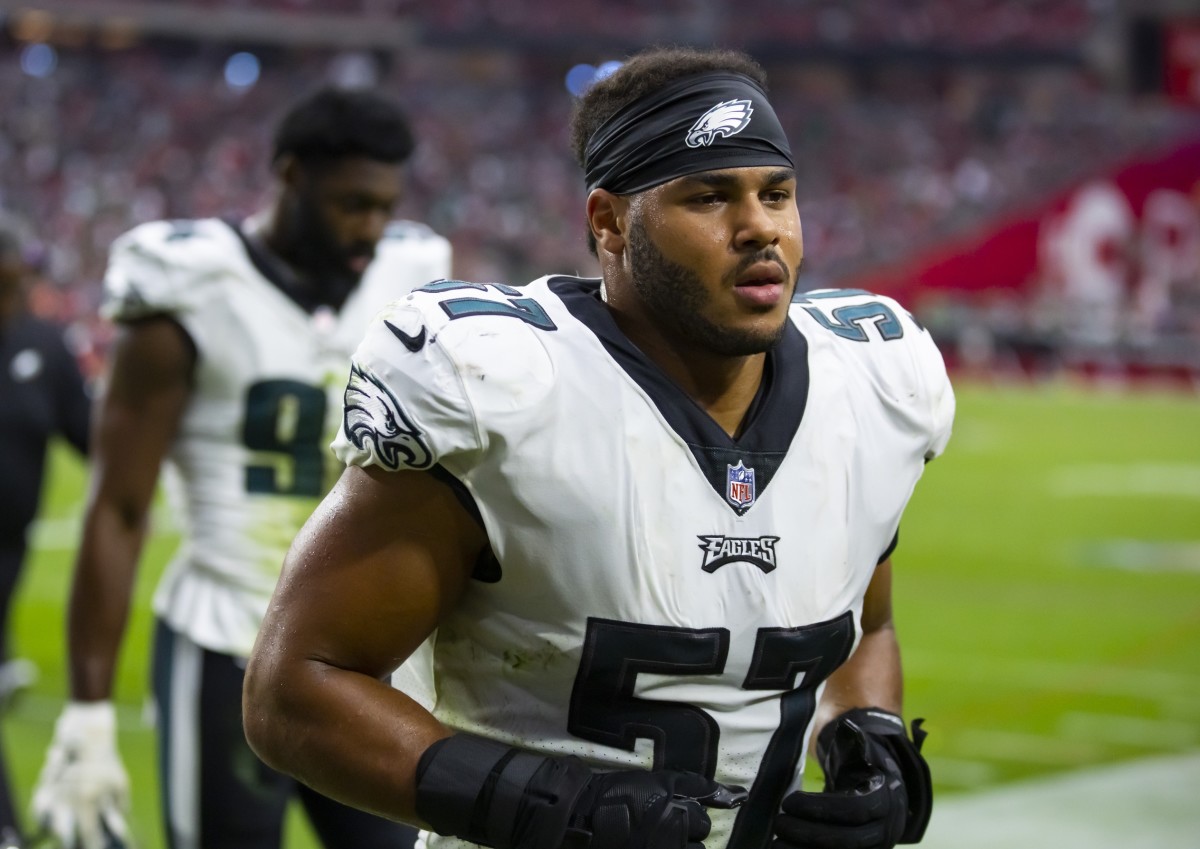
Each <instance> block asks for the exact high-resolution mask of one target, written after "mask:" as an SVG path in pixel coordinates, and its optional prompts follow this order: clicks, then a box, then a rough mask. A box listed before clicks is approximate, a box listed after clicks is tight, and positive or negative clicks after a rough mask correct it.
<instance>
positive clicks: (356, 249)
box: [291, 199, 375, 297]
mask: <svg viewBox="0 0 1200 849" xmlns="http://www.w3.org/2000/svg"><path fill="white" fill-rule="evenodd" d="M291 225H292V226H291V230H292V233H293V241H294V244H295V246H296V247H295V252H296V253H295V257H296V264H297V265H299V266H300V267H301V268H303V269H304V270H305V272H306V273H307V274H308V275H310V276H311V278H312V279H313V281H314V282H315V283H316V284H317V286H318V287H319V288H320V289H322V290H325V291H327V292H328V293H330V294H331V295H334V296H335V297H336V296H338V295H341V296H343V297H344V294H345V293H346V292H348V291H349V290H351V289H353V288H354V287H355V286H357V285H358V283H359V280H361V278H362V272H360V271H355V270H354V268H353V267H351V265H350V261H351V260H352V259H353V258H354V257H356V256H364V255H365V256H367V257H373V256H374V254H375V245H374V244H368V243H355V244H350V245H343V244H341V243H339V242H338V241H337V239H336V238H335V237H334V235H333V232H332V231H331V229H330V227H329V224H328V222H326V221H325V219H324V217H323V216H322V214H321V210H320V208H319V206H318V204H317V203H316V202H315V201H313V200H311V199H302V200H301V201H300V202H298V203H296V205H295V206H294V207H293V209H292V215H291Z"/></svg>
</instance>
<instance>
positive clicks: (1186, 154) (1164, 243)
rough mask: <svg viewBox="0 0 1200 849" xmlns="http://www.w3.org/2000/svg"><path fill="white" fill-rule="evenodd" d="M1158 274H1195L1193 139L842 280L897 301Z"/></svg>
mask: <svg viewBox="0 0 1200 849" xmlns="http://www.w3.org/2000/svg"><path fill="white" fill-rule="evenodd" d="M1159 274H1169V275H1170V276H1171V277H1173V278H1179V277H1186V276H1191V277H1192V278H1195V279H1200V138H1197V139H1194V140H1192V141H1190V142H1188V143H1185V144H1182V145H1180V146H1178V147H1176V148H1174V149H1172V150H1170V151H1168V152H1166V153H1164V154H1161V155H1158V156H1152V157H1147V158H1145V159H1143V160H1140V161H1136V162H1132V163H1129V164H1127V165H1126V166H1124V167H1122V168H1119V169H1116V170H1115V171H1113V172H1112V173H1110V174H1106V175H1099V176H1097V177H1095V178H1093V179H1091V180H1088V181H1086V182H1085V183H1083V184H1080V185H1077V186H1075V187H1073V188H1071V189H1070V190H1068V191H1066V192H1063V193H1061V194H1060V195H1058V196H1057V197H1054V198H1053V199H1051V200H1050V201H1048V202H1047V203H1045V204H1043V205H1042V206H1039V207H1037V208H1035V209H1032V210H1027V211H1025V212H1023V213H1021V214H1019V215H1016V216H1013V217H1011V218H1009V219H1006V220H1004V221H1001V222H1000V223H998V224H994V225H992V226H991V227H989V228H988V229H986V230H984V231H983V232H978V233H975V234H972V235H970V236H968V237H966V238H963V239H960V240H956V241H954V242H951V243H947V244H944V245H940V246H938V247H937V248H935V249H932V250H930V251H927V252H925V253H922V254H919V255H917V256H916V257H914V258H913V259H912V260H910V261H908V262H905V263H901V264H899V265H897V266H894V267H891V268H887V269H883V270H878V271H875V272H868V273H867V274H865V275H862V276H860V277H857V278H855V279H853V280H845V281H841V282H840V283H839V285H842V286H846V287H854V288H862V289H867V290H869V291H875V292H880V293H883V294H888V295H893V296H896V297H898V298H900V299H901V300H902V301H910V300H918V301H919V300H920V298H921V296H922V295H924V294H928V293H931V292H936V291H939V290H940V291H955V292H959V293H962V294H969V293H983V292H986V291H989V290H992V291H994V290H1009V291H1012V290H1016V291H1018V292H1032V291H1033V290H1035V289H1037V288H1039V287H1040V286H1042V285H1045V284H1047V283H1048V282H1049V283H1053V282H1054V281H1058V284H1059V285H1062V286H1065V287H1067V288H1070V287H1080V286H1082V287H1088V286H1092V287H1102V288H1111V287H1114V286H1120V287H1121V288H1122V289H1123V290H1125V294H1126V295H1128V294H1131V292H1130V289H1131V288H1137V287H1138V286H1139V285H1141V284H1143V283H1145V282H1146V279H1147V277H1148V276H1154V275H1159ZM1089 278H1090V279H1091V280H1092V281H1093V282H1088V281H1089ZM1096 278H1100V280H1099V282H1095V280H1096Z"/></svg>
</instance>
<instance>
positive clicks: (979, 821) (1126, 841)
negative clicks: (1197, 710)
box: [920, 751, 1200, 849]
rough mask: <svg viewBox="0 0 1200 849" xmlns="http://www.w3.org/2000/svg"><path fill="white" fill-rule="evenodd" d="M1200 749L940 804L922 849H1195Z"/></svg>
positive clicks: (1199, 835) (1199, 828)
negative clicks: (1133, 848) (1134, 848)
mask: <svg viewBox="0 0 1200 849" xmlns="http://www.w3.org/2000/svg"><path fill="white" fill-rule="evenodd" d="M1198 787H1200V752H1195V751H1193V752H1189V753H1187V754H1183V755H1170V756H1164V757H1160V758H1151V759H1148V760H1142V761H1134V762H1132V763H1125V764H1120V765H1117V766H1109V767H1102V768H1098V769H1091V770H1087V771H1083V772H1074V773H1071V774H1069V775H1067V776H1064V777H1056V778H1042V779H1036V780H1032V781H1026V782H1021V783H1020V784H1013V785H1009V786H1007V787H1001V788H998V789H994V790H989V791H987V792H984V793H979V794H973V795H970V796H949V797H945V798H941V799H938V800H937V802H936V803H935V804H934V808H933V811H934V812H933V819H932V820H931V821H930V823H929V830H928V831H927V832H926V833H925V839H924V840H923V841H921V844H920V845H921V847H922V849H1017V847H1019V849H1130V847H1138V849H1141V847H1146V849H1196V847H1197V846H1198V845H1200V804H1197V788H1198Z"/></svg>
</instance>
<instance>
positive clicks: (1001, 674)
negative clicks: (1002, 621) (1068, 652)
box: [904, 649, 1200, 704]
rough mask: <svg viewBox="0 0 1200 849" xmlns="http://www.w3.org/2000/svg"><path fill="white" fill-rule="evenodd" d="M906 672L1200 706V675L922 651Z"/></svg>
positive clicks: (908, 659)
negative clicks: (1188, 702) (1172, 701)
mask: <svg viewBox="0 0 1200 849" xmlns="http://www.w3.org/2000/svg"><path fill="white" fill-rule="evenodd" d="M904 667H905V672H906V673H907V674H908V675H909V676H910V677H913V676H915V677H919V678H924V679H926V680H931V681H932V680H941V681H947V680H953V681H954V682H956V685H958V686H962V685H965V684H971V683H980V684H990V685H992V686H997V685H999V686H1005V687H1022V688H1028V689H1030V690H1049V691H1053V692H1056V693H1094V694H1102V695H1106V696H1133V697H1137V698H1141V699H1154V700H1158V699H1163V700H1166V699H1170V698H1182V699H1185V700H1189V701H1192V702H1193V703H1197V704H1200V675H1189V674H1186V673H1179V672H1165V671H1161V670H1153V669H1124V668H1122V667H1119V666H1089V665H1084V664H1078V663H1068V662H1065V661H1064V662H1056V661H1039V660H1028V659H1026V658H1005V657H980V656H979V655H966V654H955V653H951V652H937V653H934V652H928V651H919V650H916V649H909V650H906V651H905V652H904Z"/></svg>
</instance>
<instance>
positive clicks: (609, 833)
mask: <svg viewBox="0 0 1200 849" xmlns="http://www.w3.org/2000/svg"><path fill="white" fill-rule="evenodd" d="M744 798H745V790H744V789H742V788H740V787H726V786H725V785H722V784H719V783H717V782H716V781H713V780H711V779H708V778H705V777H704V776H702V775H697V774H695V773H686V772H672V771H668V770H658V771H654V772H648V771H646V770H621V771H617V772H598V771H595V770H593V769H591V768H590V767H588V766H587V765H586V764H585V763H584V762H583V761H581V760H580V759H579V758H575V757H547V756H544V755H535V754H533V753H532V752H527V751H524V750H522V749H517V748H514V747H512V746H506V745H504V744H503V743H496V742H494V741H491V740H485V739H483V738H480V737H473V736H470V735H467V734H459V735H455V736H453V737H447V738H446V739H444V740H439V741H438V742H436V743H434V744H433V745H432V746H430V747H429V748H428V749H427V750H426V751H425V752H424V754H422V755H421V760H420V763H419V764H418V765H417V813H418V814H419V815H420V817H421V818H422V819H423V820H425V822H427V823H429V825H430V826H432V827H433V830H434V831H436V832H437V833H438V834H447V835H454V836H455V837H461V838H463V839H465V840H469V841H471V842H473V843H481V844H483V845H485V846H493V847H496V849H560V847H563V849H703V845H704V844H703V843H702V842H701V841H703V840H704V838H705V837H707V836H708V831H709V828H710V822H709V819H708V814H707V813H706V812H705V810H704V806H706V805H707V806H711V807H724V808H730V807H734V806H736V805H739V804H741V802H742V800H743V799H744Z"/></svg>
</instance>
